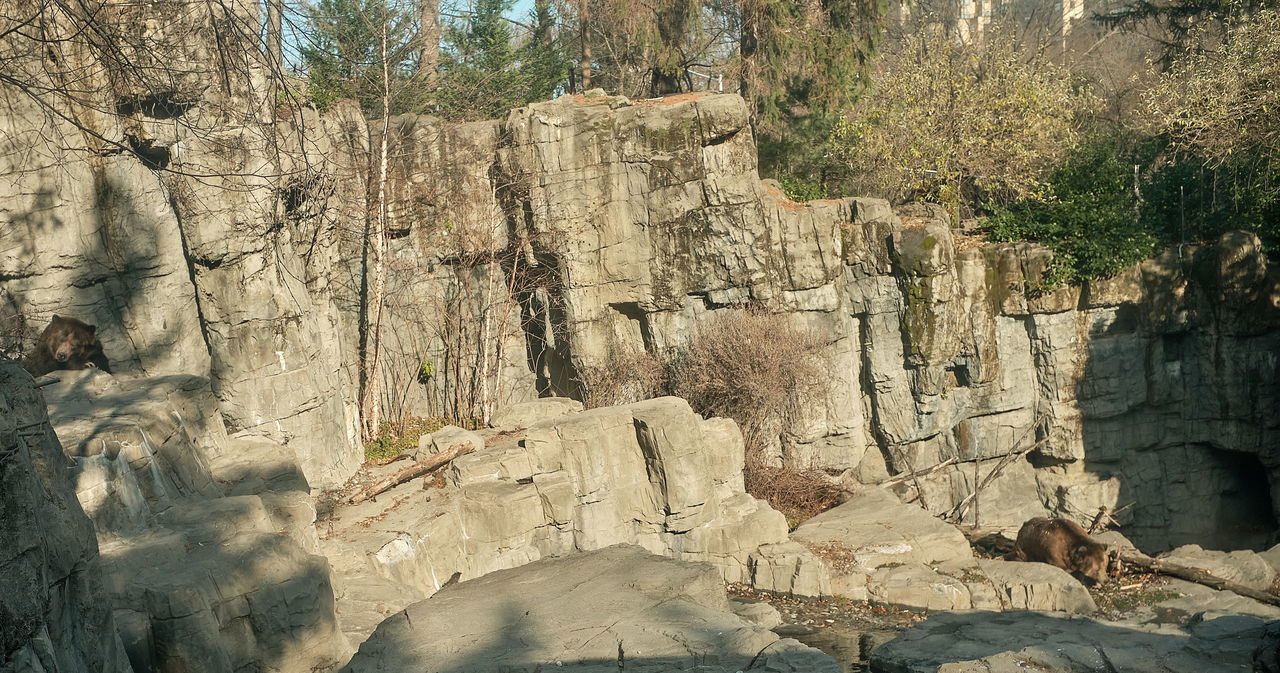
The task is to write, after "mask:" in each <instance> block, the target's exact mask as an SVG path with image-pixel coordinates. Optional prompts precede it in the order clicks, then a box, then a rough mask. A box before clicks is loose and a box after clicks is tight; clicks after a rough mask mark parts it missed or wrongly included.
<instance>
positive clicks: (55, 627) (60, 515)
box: [0, 362, 134, 673]
mask: <svg viewBox="0 0 1280 673" xmlns="http://www.w3.org/2000/svg"><path fill="white" fill-rule="evenodd" d="M66 465H67V457H66V456H65V455H64V454H63V453H62V446H61V445H60V444H59V443H58V437H57V436H56V435H55V434H54V433H53V429H52V428H51V427H50V425H49V420H48V416H47V415H46V413H45V405H44V400H43V399H42V398H41V396H40V392H39V391H38V390H36V388H35V387H34V386H33V385H32V382H31V377H30V376H28V375H27V373H26V371H24V370H23V369H22V368H21V367H19V366H18V365H17V363H8V362H0V671H4V672H5V673H10V672H12V673H17V672H19V671H49V672H51V673H52V672H55V671H56V672H59V673H78V672H80V671H103V672H104V673H108V672H109V673H131V672H132V671H133V670H134V669H133V668H132V667H131V666H130V664H129V659H128V658H127V657H126V655H125V648H124V646H123V644H122V643H121V641H120V636H119V635H118V634H117V632H116V622H115V619H114V616H113V614H112V605H111V603H110V601H108V600H107V599H106V592H105V591H104V590H103V587H102V582H101V578H100V577H99V575H98V572H97V569H98V564H99V557H98V545H97V542H96V540H95V539H94V536H93V524H92V523H91V522H90V521H89V518H88V517H86V516H85V514H84V511H83V510H82V509H81V508H80V503H78V502H77V501H76V494H75V490H74V488H73V484H72V481H71V480H70V479H69V478H68V477H69V476H70V474H69V473H68V472H67V470H66Z"/></svg>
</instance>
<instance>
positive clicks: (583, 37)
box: [578, 0, 591, 93]
mask: <svg viewBox="0 0 1280 673" xmlns="http://www.w3.org/2000/svg"><path fill="white" fill-rule="evenodd" d="M590 22H591V0H578V30H579V40H580V41H581V42H582V59H581V60H580V61H579V64H578V65H579V68H580V70H581V72H582V90H581V91H580V92H579V93H586V92H587V91H588V90H590V89H591V40H589V39H587V24H589V23H590Z"/></svg>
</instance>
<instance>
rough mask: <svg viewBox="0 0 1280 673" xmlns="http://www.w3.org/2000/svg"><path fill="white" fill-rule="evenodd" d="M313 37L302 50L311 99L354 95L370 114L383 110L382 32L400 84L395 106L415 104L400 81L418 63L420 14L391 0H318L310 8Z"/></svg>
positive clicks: (325, 101) (321, 103)
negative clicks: (417, 48) (418, 15)
mask: <svg viewBox="0 0 1280 673" xmlns="http://www.w3.org/2000/svg"><path fill="white" fill-rule="evenodd" d="M307 19H308V21H309V23H310V24H311V34H310V40H309V41H308V42H307V43H305V44H303V45H302V47H301V49H300V52H301V55H302V62H303V65H304V66H305V67H306V70H307V80H308V88H309V93H310V96H311V99H312V101H313V102H315V104H316V105H317V106H318V107H320V108H322V109H323V108H325V107H327V106H328V105H330V104H331V103H332V102H333V101H335V100H338V99H341V98H354V99H355V100H357V101H359V103H360V107H361V108H362V109H364V110H365V112H366V113H368V114H378V115H380V114H381V113H382V110H381V109H380V108H381V105H382V98H383V88H384V83H383V81H382V60H383V51H382V42H381V40H382V33H383V30H384V29H385V30H386V33H387V36H388V49H387V52H386V59H387V61H388V65H389V66H390V70H391V72H392V74H393V77H394V78H395V80H396V82H397V84H398V86H396V87H395V92H394V95H393V96H392V100H391V104H392V111H393V112H403V111H406V110H408V109H412V108H413V107H414V100H413V99H414V98H415V94H414V92H412V91H411V90H410V88H409V87H405V86H402V84H403V82H404V81H405V80H407V79H408V78H409V77H410V75H411V74H412V72H413V70H414V68H415V62H416V58H417V53H416V51H415V49H414V42H415V34H414V33H415V30H416V21H417V17H415V16H414V15H413V13H412V12H410V11H407V9H406V8H404V7H400V6H399V5H397V4H395V3H394V1H393V0H319V1H318V2H316V3H315V4H314V5H312V6H310V7H309V8H308V9H307Z"/></svg>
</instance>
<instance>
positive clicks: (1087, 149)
mask: <svg viewBox="0 0 1280 673" xmlns="http://www.w3.org/2000/svg"><path fill="white" fill-rule="evenodd" d="M1133 166H1134V161H1132V160H1129V158H1128V155H1127V153H1126V152H1125V150H1124V149H1123V141H1122V140H1119V139H1117V136H1116V134H1114V133H1095V134H1093V135H1091V136H1089V137H1088V138H1086V140H1085V141H1084V142H1083V143H1082V144H1081V145H1080V146H1079V147H1078V148H1076V149H1075V150H1074V151H1073V152H1072V153H1071V154H1070V155H1069V156H1068V157H1067V159H1066V160H1065V161H1064V162H1063V163H1062V165H1061V166H1059V167H1058V169H1057V170H1055V171H1054V172H1053V174H1052V175H1051V176H1050V177H1049V179H1048V181H1047V182H1048V192H1047V194H1046V195H1045V196H1044V197H1043V198H1027V199H1023V200H1021V201H1019V202H1017V203H1014V204H1012V205H1011V206H1008V207H1005V208H999V209H997V213H996V215H994V216H993V217H991V218H989V219H988V220H987V221H986V227H987V229H988V232H989V234H990V236H991V238H992V239H993V240H997V241H1024V240H1025V241H1035V242H1037V243H1042V244H1044V245H1045V246H1047V247H1048V248H1050V249H1051V250H1053V252H1054V259H1053V262H1052V263H1051V266H1050V268H1049V270H1048V271H1047V273H1046V275H1045V277H1044V278H1043V279H1042V282H1043V285H1044V289H1049V288H1052V287H1055V286H1057V285H1061V284H1063V283H1079V282H1082V281H1085V280H1089V279H1091V278H1099V277H1105V276H1109V275H1113V274H1115V273H1118V272H1120V271H1122V270H1124V269H1125V268H1126V267H1128V266H1129V265H1131V264H1133V263H1135V262H1138V261H1139V260H1141V259H1143V258H1145V257H1147V256H1148V255H1150V254H1151V252H1152V251H1153V249H1154V247H1155V245H1156V243H1157V240H1158V239H1157V236H1156V235H1155V233H1154V232H1153V231H1152V230H1151V228H1150V227H1148V226H1146V225H1145V223H1144V221H1143V220H1141V219H1140V218H1139V217H1138V214H1137V211H1136V209H1135V207H1136V206H1137V201H1136V197H1135V195H1134V190H1133Z"/></svg>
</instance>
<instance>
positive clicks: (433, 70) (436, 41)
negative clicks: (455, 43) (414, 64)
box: [418, 0, 440, 90]
mask: <svg viewBox="0 0 1280 673" xmlns="http://www.w3.org/2000/svg"><path fill="white" fill-rule="evenodd" d="M418 39H419V40H421V42H422V45H421V47H420V52H419V54H418V78H419V79H421V80H423V82H424V83H425V85H426V87H427V89H428V90H434V89H435V88H436V77H437V74H438V71H439V68H440V3H439V0H422V7H421V18H420V19H419V25H418Z"/></svg>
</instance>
